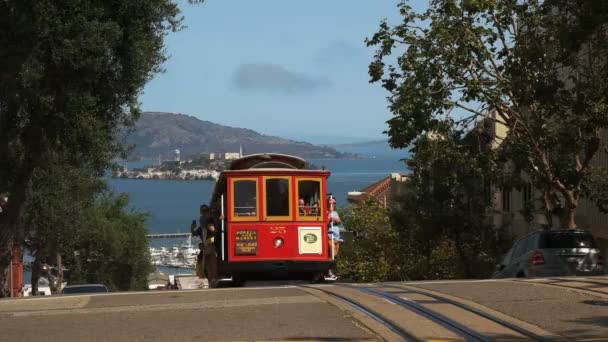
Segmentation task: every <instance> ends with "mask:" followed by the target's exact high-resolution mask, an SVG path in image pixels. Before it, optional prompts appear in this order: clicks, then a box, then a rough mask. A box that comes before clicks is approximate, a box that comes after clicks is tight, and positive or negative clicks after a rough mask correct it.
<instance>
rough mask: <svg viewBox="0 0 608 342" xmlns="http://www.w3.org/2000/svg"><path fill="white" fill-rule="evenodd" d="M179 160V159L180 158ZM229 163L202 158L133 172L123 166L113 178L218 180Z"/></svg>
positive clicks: (173, 161)
mask: <svg viewBox="0 0 608 342" xmlns="http://www.w3.org/2000/svg"><path fill="white" fill-rule="evenodd" d="M214 157H215V156H214ZM177 158H178V159H179V156H177ZM229 162H230V159H228V160H227V159H219V158H218V159H215V158H214V159H209V158H204V157H201V158H198V159H195V160H188V161H181V160H170V161H162V162H161V164H160V165H149V166H145V167H142V168H133V169H131V170H129V169H128V168H126V167H124V166H122V167H117V168H115V169H114V171H113V172H112V178H129V179H179V180H217V179H218V177H219V175H220V172H222V171H223V170H225V169H226V166H227V165H228V164H229Z"/></svg>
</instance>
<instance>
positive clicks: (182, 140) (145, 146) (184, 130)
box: [127, 112, 351, 159]
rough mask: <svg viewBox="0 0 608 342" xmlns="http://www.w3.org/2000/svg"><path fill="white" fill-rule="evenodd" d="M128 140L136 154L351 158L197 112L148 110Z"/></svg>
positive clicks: (321, 147)
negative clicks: (198, 115)
mask: <svg viewBox="0 0 608 342" xmlns="http://www.w3.org/2000/svg"><path fill="white" fill-rule="evenodd" d="M127 143H129V144H133V145H135V149H134V150H133V152H132V156H133V157H158V156H159V155H161V156H164V157H168V156H170V155H171V152H172V151H173V150H175V149H180V150H181V154H182V156H184V157H190V156H195V155H199V154H201V153H211V152H220V153H224V152H238V151H239V146H240V145H242V146H243V153H244V154H253V153H262V152H276V153H286V154H291V155H296V156H300V157H302V158H306V159H313V158H347V157H351V155H350V154H349V153H341V152H338V151H337V150H335V149H334V148H332V147H328V146H315V145H313V144H309V143H306V142H299V141H294V140H288V139H283V138H280V137H275V136H268V135H263V134H260V133H258V132H255V131H253V130H250V129H245V128H235V127H228V126H222V125H219V124H215V123H212V122H209V121H203V120H199V119H197V118H195V117H193V116H189V115H184V114H173V113H159V112H144V113H142V115H141V117H140V118H139V120H138V121H137V123H136V124H135V127H134V129H133V132H131V133H130V134H129V136H128V137H127Z"/></svg>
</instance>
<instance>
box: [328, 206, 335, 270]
mask: <svg viewBox="0 0 608 342" xmlns="http://www.w3.org/2000/svg"><path fill="white" fill-rule="evenodd" d="M333 199H334V196H333V195H329V203H330V204H331V201H332V200H333ZM332 212H333V211H331V209H330V213H329V222H330V227H331V260H334V259H335V258H336V248H335V247H334V246H335V242H334V219H333V218H332V216H331V214H332Z"/></svg>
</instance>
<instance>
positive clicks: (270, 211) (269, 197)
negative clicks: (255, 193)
mask: <svg viewBox="0 0 608 342" xmlns="http://www.w3.org/2000/svg"><path fill="white" fill-rule="evenodd" d="M266 216H283V217H286V216H290V215H289V179H287V178H268V179H266Z"/></svg>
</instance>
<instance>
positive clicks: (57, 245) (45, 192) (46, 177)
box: [20, 155, 105, 295]
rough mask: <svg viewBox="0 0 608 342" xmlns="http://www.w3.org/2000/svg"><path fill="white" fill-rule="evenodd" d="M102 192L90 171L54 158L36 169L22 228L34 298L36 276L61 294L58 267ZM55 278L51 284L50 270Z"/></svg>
mask: <svg viewBox="0 0 608 342" xmlns="http://www.w3.org/2000/svg"><path fill="white" fill-rule="evenodd" d="M104 189H105V184H104V183H103V182H102V181H101V180H99V179H98V178H97V177H96V175H95V172H93V170H91V169H90V168H73V167H71V166H69V165H66V164H65V160H64V159H62V158H59V157H58V156H57V155H56V156H55V157H54V158H52V159H49V160H48V161H47V163H46V164H45V166H44V168H37V169H36V170H35V172H34V175H33V178H32V193H31V194H30V196H28V197H29V200H28V201H27V202H26V204H25V214H24V218H23V227H22V229H20V231H21V232H23V234H25V239H24V240H25V247H26V248H27V250H28V251H29V252H30V253H31V254H32V256H33V257H34V260H33V263H32V278H31V280H32V293H33V294H34V295H36V293H37V285H38V279H39V277H40V276H45V277H46V278H49V281H50V287H51V291H52V292H53V293H56V292H60V291H61V283H62V281H63V272H62V266H68V265H65V263H64V261H65V260H64V259H65V256H66V255H69V254H71V253H72V252H73V251H74V249H75V248H76V246H77V244H78V236H79V234H80V232H81V230H82V227H84V226H85V220H86V212H87V211H89V210H90V209H89V208H90V207H91V206H92V205H93V204H94V201H95V196H96V194H98V193H99V192H100V191H103V190H104ZM44 265H48V266H54V267H56V269H57V277H56V279H55V281H53V277H51V274H50V269H49V268H48V267H47V268H43V266H44Z"/></svg>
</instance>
